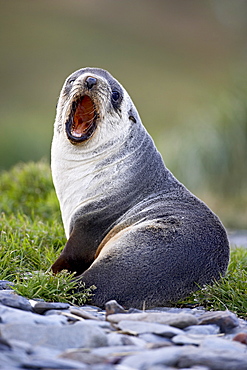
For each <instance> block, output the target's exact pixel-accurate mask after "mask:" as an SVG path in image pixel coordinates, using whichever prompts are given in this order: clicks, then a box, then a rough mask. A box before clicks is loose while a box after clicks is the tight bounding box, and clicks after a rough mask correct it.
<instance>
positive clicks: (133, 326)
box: [117, 320, 183, 338]
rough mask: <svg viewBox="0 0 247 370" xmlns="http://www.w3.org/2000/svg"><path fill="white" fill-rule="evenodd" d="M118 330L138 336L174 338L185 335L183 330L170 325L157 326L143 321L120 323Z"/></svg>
mask: <svg viewBox="0 0 247 370" xmlns="http://www.w3.org/2000/svg"><path fill="white" fill-rule="evenodd" d="M117 326H118V328H119V329H121V330H123V331H129V332H134V333H137V334H144V333H152V334H158V335H161V336H163V337H167V338H172V337H173V336H174V335H178V334H183V330H180V329H177V328H174V327H173V326H170V325H163V324H156V323H152V322H142V321H131V320H130V321H128V320H124V321H120V322H119V323H118V324H117Z"/></svg>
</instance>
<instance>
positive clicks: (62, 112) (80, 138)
mask: <svg viewBox="0 0 247 370" xmlns="http://www.w3.org/2000/svg"><path fill="white" fill-rule="evenodd" d="M137 115H138V113H137V111H135V109H133V103H132V102H131V99H130V97H129V95H128V94H127V92H126V91H125V89H124V88H123V87H122V86H121V85H120V84H119V82H118V81H117V80H115V79H114V78H113V77H112V76H111V75H110V73H108V72H107V71H105V70H103V69H99V68H82V69H80V70H78V71H76V72H74V73H73V74H71V75H70V76H69V77H68V78H67V80H66V81H65V83H64V86H63V88H62V91H61V94H60V98H59V101H58V106H57V117H56V121H55V127H56V129H57V131H58V133H61V132H62V133H65V135H66V139H68V140H69V142H70V143H71V144H73V145H78V144H80V143H85V142H87V141H88V140H89V139H91V138H92V137H94V136H95V134H96V132H97V131H102V130H103V132H101V134H100V133H99V135H100V136H101V138H102V135H103V134H104V130H107V138H108V139H109V136H111V135H109V132H112V133H113V131H114V130H115V129H119V127H118V122H119V123H121V122H122V121H121V119H120V118H121V117H122V116H124V117H126V116H127V117H128V119H129V121H130V122H129V124H131V122H132V123H133V121H134V122H136V121H137ZM127 123H128V122H127ZM126 126H127V127H126ZM127 128H128V124H125V127H121V130H123V131H126V130H127ZM101 143H102V140H101Z"/></svg>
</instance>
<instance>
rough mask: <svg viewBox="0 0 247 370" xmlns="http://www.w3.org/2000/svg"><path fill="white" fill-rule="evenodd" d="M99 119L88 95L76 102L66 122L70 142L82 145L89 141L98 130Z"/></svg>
mask: <svg viewBox="0 0 247 370" xmlns="http://www.w3.org/2000/svg"><path fill="white" fill-rule="evenodd" d="M97 117H98V115H97V111H96V108H95V105H94V102H93V100H92V99H91V98H90V97H89V96H88V95H84V96H83V97H81V98H80V99H78V100H77V101H74V102H73V103H72V109H71V113H70V115H69V119H68V121H67V122H66V133H67V136H68V138H69V140H70V141H71V142H74V143H80V142H82V141H85V140H87V139H89V138H90V137H91V136H92V135H93V133H94V131H95V129H96V119H97Z"/></svg>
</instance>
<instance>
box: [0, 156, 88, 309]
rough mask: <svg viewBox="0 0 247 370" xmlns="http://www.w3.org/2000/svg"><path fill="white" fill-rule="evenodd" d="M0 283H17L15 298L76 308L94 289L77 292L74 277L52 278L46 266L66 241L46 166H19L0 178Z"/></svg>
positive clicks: (68, 275)
mask: <svg viewBox="0 0 247 370" xmlns="http://www.w3.org/2000/svg"><path fill="white" fill-rule="evenodd" d="M0 193H1V198H0V210H1V214H0V225H1V238H0V265H1V271H0V279H1V280H3V279H5V280H10V281H12V282H14V283H15V287H14V289H15V290H16V292H17V293H19V294H22V295H24V296H25V297H27V298H43V299H45V300H48V301H62V302H71V303H74V302H75V301H77V303H78V304H83V303H85V301H86V299H89V298H90V296H91V292H92V290H93V289H84V291H83V284H82V285H81V288H82V293H77V292H76V283H75V282H74V281H73V279H72V275H70V274H68V273H66V272H63V273H61V274H58V275H56V276H54V275H53V274H52V273H51V271H50V266H51V265H52V263H53V262H54V261H55V260H56V258H57V256H58V255H59V254H60V252H61V251H62V249H63V247H64V245H65V242H66V239H65V237H64V230H63V226H62V221H61V219H60V211H59V205H58V202H57V199H56V195H55V192H54V189H53V185H52V180H51V174H50V169H49V166H48V164H46V163H44V162H39V163H29V164H20V165H17V166H15V167H14V168H13V169H12V170H10V171H8V172H3V173H2V174H1V175H0Z"/></svg>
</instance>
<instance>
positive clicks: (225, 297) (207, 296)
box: [178, 248, 247, 318]
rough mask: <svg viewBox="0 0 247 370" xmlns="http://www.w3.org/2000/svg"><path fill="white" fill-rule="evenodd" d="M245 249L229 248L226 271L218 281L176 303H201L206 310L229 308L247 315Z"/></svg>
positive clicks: (246, 264)
mask: <svg viewBox="0 0 247 370" xmlns="http://www.w3.org/2000/svg"><path fill="white" fill-rule="evenodd" d="M246 297H247V249H246V248H233V249H232V250H231V258H230V264H229V267H228V271H227V273H226V275H225V276H224V277H222V278H221V280H220V281H216V282H215V283H214V284H213V285H206V286H204V287H203V288H202V289H200V290H198V291H197V292H195V293H193V294H192V295H191V296H190V297H188V298H186V299H185V300H183V301H181V302H179V303H178V305H188V304H189V305H201V306H204V307H205V308H206V309H208V310H226V309H228V310H230V311H232V312H234V313H236V314H237V315H239V316H241V317H244V318H246V317H247V314H246V313H247V300H246Z"/></svg>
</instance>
